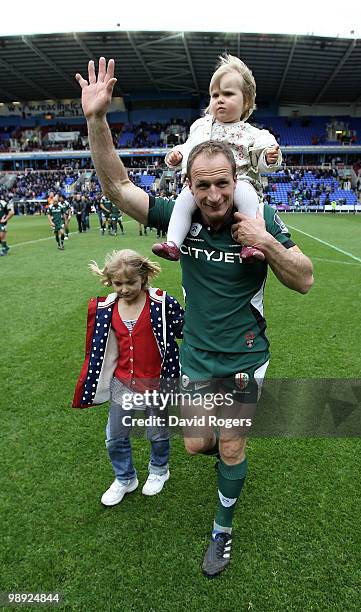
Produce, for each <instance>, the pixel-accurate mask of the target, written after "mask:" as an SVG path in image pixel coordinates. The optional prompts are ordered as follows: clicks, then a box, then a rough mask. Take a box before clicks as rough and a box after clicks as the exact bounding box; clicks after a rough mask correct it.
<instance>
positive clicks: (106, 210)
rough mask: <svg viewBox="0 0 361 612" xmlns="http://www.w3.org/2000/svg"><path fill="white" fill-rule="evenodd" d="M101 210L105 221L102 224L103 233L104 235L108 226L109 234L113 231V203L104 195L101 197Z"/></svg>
mask: <svg viewBox="0 0 361 612" xmlns="http://www.w3.org/2000/svg"><path fill="white" fill-rule="evenodd" d="M99 208H100V210H101V211H102V214H103V216H104V223H103V224H102V227H101V230H102V235H103V236H104V233H105V230H106V228H107V227H108V234H110V233H111V231H112V221H111V213H112V203H111V201H110V200H108V198H107V197H106V196H104V195H103V196H102V197H101V198H100V205H99Z"/></svg>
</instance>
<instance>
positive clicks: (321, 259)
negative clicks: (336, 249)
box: [312, 257, 360, 267]
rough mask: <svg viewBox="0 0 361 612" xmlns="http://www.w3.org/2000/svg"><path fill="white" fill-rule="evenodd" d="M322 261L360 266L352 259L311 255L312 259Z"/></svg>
mask: <svg viewBox="0 0 361 612" xmlns="http://www.w3.org/2000/svg"><path fill="white" fill-rule="evenodd" d="M315 260H317V261H324V262H325V263H332V264H342V265H344V266H357V267H360V264H359V263H354V262H353V261H340V260H339V259H325V258H324V257H312V261H315Z"/></svg>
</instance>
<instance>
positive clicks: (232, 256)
mask: <svg viewBox="0 0 361 612" xmlns="http://www.w3.org/2000/svg"><path fill="white" fill-rule="evenodd" d="M180 251H181V253H182V254H183V255H188V256H190V257H193V258H194V259H204V260H205V261H224V262H225V263H230V264H234V263H242V259H241V254H240V253H232V252H229V251H209V250H208V249H199V248H198V247H193V246H186V245H185V244H182V246H181V247H180Z"/></svg>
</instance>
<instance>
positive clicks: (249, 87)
mask: <svg viewBox="0 0 361 612" xmlns="http://www.w3.org/2000/svg"><path fill="white" fill-rule="evenodd" d="M232 72H236V73H237V74H238V75H239V76H240V77H241V79H240V87H241V91H242V94H243V99H244V108H243V113H242V115H241V117H240V119H241V120H242V121H247V119H248V118H249V117H250V116H251V115H252V113H253V111H254V110H255V108H256V81H255V80H254V76H253V74H252V72H251V70H250V69H249V68H248V66H246V64H245V63H244V62H242V60H240V59H239V57H236V56H235V55H230V54H229V53H227V54H225V55H220V56H219V62H218V64H217V66H216V70H215V72H214V73H213V75H212V78H211V81H210V83H209V95H210V96H211V95H212V89H213V88H214V86H215V85H218V84H219V81H220V79H221V78H222V76H224V75H225V74H229V73H232ZM205 112H206V113H210V104H209V105H208V106H207V108H206V110H205Z"/></svg>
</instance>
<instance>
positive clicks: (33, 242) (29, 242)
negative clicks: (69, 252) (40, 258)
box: [10, 221, 131, 250]
mask: <svg viewBox="0 0 361 612" xmlns="http://www.w3.org/2000/svg"><path fill="white" fill-rule="evenodd" d="M125 223H131V221H123V225H124V224H125ZM97 229H100V227H98V228H97ZM84 233H86V232H84ZM78 234H79V232H69V236H74V235H75V236H77V235H78ZM44 240H54V236H48V237H47V238H37V239H36V240H28V241H27V242H17V243H16V244H12V245H11V247H10V248H11V250H13V249H15V248H16V247H20V246H25V245H26V244H37V243H38V242H44Z"/></svg>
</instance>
